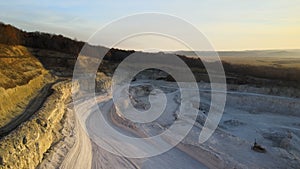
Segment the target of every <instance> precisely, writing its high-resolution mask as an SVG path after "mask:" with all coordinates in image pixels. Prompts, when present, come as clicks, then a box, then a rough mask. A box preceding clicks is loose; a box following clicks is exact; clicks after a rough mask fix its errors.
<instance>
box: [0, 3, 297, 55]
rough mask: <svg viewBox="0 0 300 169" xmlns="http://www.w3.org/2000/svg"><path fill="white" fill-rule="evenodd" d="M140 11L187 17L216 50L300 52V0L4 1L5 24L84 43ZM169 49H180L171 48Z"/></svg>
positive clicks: (0, 9) (0, 6)
mask: <svg viewBox="0 0 300 169" xmlns="http://www.w3.org/2000/svg"><path fill="white" fill-rule="evenodd" d="M139 12H162V13H167V14H171V15H175V16H178V17H180V18H183V19H185V20H187V21H188V22H190V23H192V24H193V25H195V26H196V27H197V28H198V29H199V30H200V31H201V32H202V33H204V34H205V35H206V36H207V38H208V39H209V40H210V42H211V43H212V44H213V45H214V46H215V48H216V50H245V49H295V48H300V0H264V1H261V0H251V1H250V0H184V1H183V0H181V1H179V0H172V1H168V0H164V1H162V0H151V1H147V2H145V1H142V0H110V1H109V0H101V1H100V0H93V1H89V3H87V1H84V0H78V1H76V0H65V1H58V0H57V1H56V0H43V1H33V0H19V1H15V0H9V1H1V2H0V16H1V18H0V20H1V21H3V22H5V23H9V24H12V25H15V26H17V27H19V28H22V29H24V30H27V31H36V30H38V31H45V32H51V33H56V34H63V35H66V36H69V37H72V38H73V37H76V38H77V39H80V40H87V39H88V38H89V36H90V35H92V34H93V33H94V32H95V31H96V30H97V29H99V28H101V27H102V26H104V25H105V24H107V23H109V22H111V21H112V20H115V19H117V18H120V17H123V16H126V15H130V14H135V13H139ZM130 44H132V45H130ZM130 44H129V43H128V44H127V46H120V47H124V48H125V47H126V48H130V49H140V48H141V47H139V43H130ZM155 44H156V45H157V44H159V42H156V43H155ZM100 45H101V44H100ZM102 45H103V44H102ZM104 45H105V44H104ZM154 48H155V47H154ZM165 50H179V49H177V47H176V46H172V45H169V47H168V48H166V49H165Z"/></svg>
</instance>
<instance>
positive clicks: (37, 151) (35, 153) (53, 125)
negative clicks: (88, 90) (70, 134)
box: [0, 81, 71, 168]
mask: <svg viewBox="0 0 300 169" xmlns="http://www.w3.org/2000/svg"><path fill="white" fill-rule="evenodd" d="M52 88H53V89H54V92H53V94H52V95H51V96H49V97H48V99H47V100H46V101H45V103H44V105H43V107H41V108H40V110H38V111H37V112H36V114H34V115H33V116H32V117H31V119H30V120H28V121H26V122H24V123H23V124H22V125H21V126H19V127H18V128H17V129H16V130H14V131H13V132H11V133H10V134H9V135H7V136H6V137H4V138H3V139H2V140H1V141H0V168H35V167H36V166H37V165H38V164H39V163H40V162H41V161H42V160H43V158H44V154H45V153H46V152H47V150H48V149H49V148H50V147H51V145H53V144H55V143H56V142H57V141H58V140H60V139H61V137H62V136H61V133H60V130H61V129H62V125H63V124H62V119H63V116H64V114H65V112H66V103H67V102H68V101H69V98H70V93H71V92H70V89H71V84H70V82H66V81H64V82H60V83H58V84H55V85H54V86H53V87H52Z"/></svg>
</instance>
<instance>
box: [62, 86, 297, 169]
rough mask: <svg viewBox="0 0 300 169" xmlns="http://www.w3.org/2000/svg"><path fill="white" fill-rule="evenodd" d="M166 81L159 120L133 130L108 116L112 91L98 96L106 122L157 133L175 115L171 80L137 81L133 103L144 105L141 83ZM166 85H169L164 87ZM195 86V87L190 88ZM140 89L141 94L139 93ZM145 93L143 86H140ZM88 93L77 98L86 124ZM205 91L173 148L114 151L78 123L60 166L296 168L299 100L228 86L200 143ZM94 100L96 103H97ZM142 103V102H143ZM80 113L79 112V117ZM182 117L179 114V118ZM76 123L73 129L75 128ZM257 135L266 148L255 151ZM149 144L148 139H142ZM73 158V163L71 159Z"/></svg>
mask: <svg viewBox="0 0 300 169" xmlns="http://www.w3.org/2000/svg"><path fill="white" fill-rule="evenodd" d="M145 83H147V85H148V86H149V84H150V86H151V85H153V87H155V86H164V88H165V89H164V90H165V92H166V93H168V94H167V97H168V99H171V100H173V101H172V102H171V103H170V104H169V106H167V110H166V113H164V114H163V115H162V116H161V117H160V118H159V119H158V120H156V121H154V122H152V123H148V124H144V125H140V124H136V126H137V128H136V129H135V130H138V131H136V132H132V129H128V128H127V127H126V124H125V126H123V127H122V125H120V124H116V123H117V122H119V121H118V120H114V119H111V116H110V115H109V113H114V112H113V111H111V108H112V101H111V100H110V99H111V96H110V95H107V94H104V95H99V96H97V101H98V106H99V107H100V108H101V110H102V113H103V115H104V117H105V119H106V120H107V122H108V123H109V124H110V125H111V126H113V127H114V128H115V129H117V130H118V131H119V132H122V133H123V134H126V135H129V136H132V137H137V135H138V134H137V133H145V134H146V135H156V134H158V133H161V132H162V131H163V130H165V128H167V127H168V126H169V125H171V124H172V123H173V121H174V120H175V118H174V113H176V109H177V108H176V107H178V106H176V105H175V103H176V101H174V100H176V99H177V98H178V91H176V89H174V84H172V83H165V82H162V81H155V82H143V83H138V84H136V86H137V87H136V88H137V90H135V91H133V92H132V93H131V94H132V95H135V94H136V92H139V94H138V95H136V98H137V99H136V105H137V106H140V105H144V107H147V102H146V101H145V100H147V99H145V98H146V96H142V95H143V91H141V89H143V88H139V85H141V84H145ZM168 87H169V88H168ZM188 90H193V89H188ZM141 93H142V94H141ZM144 93H145V92H144ZM90 103H91V102H90V101H89V100H88V99H86V100H82V101H80V103H79V104H80V108H81V110H80V111H82V112H83V113H84V115H85V117H84V119H86V126H87V127H96V126H97V124H96V123H97V121H96V120H95V118H93V116H94V115H95V112H96V111H95V105H91V104H90ZM209 103H210V100H209V93H208V91H207V90H206V89H203V91H202V92H201V107H200V111H199V115H198V120H197V122H196V123H195V125H194V127H193V128H192V130H191V132H190V133H189V134H188V136H187V137H186V138H185V139H184V140H183V141H182V142H181V143H180V144H179V145H178V146H176V147H175V148H173V149H171V150H170V151H168V152H166V153H164V154H161V155H159V156H156V157H151V158H146V159H128V158H125V157H120V156H116V155H114V154H112V153H109V152H107V151H106V150H104V149H102V148H101V147H99V146H97V144H95V143H94V142H93V141H90V140H89V139H88V138H87V137H86V135H85V133H84V130H82V129H80V127H81V126H80V125H79V124H78V123H76V127H75V130H76V131H75V133H77V134H76V135H77V136H78V137H79V138H80V139H77V140H76V143H75V146H74V147H73V148H72V150H71V151H70V152H69V153H68V155H67V156H66V158H65V160H64V162H63V165H62V168H70V167H71V168H82V166H83V165H85V167H84V168H90V167H92V168H145V169H147V168H299V166H300V153H299V152H300V145H299V144H300V139H299V138H300V112H299V110H300V107H299V106H300V100H299V99H292V98H286V97H277V96H269V95H264V94H252V93H245V92H229V93H228V96H227V104H226V108H225V112H224V114H223V118H222V120H221V122H220V124H219V128H218V129H217V130H216V132H215V133H214V134H213V136H212V137H211V138H210V139H209V140H208V141H207V142H205V143H204V144H199V143H198V137H199V132H200V131H201V127H202V125H201V124H202V123H203V120H205V117H206V114H205V113H204V112H208V108H209ZM96 106H97V105H96ZM142 107H143V106H142ZM81 118H83V117H81ZM177 120H180V119H177ZM185 122H187V123H188V121H185ZM76 128H77V129H76ZM254 139H256V140H257V142H258V143H259V144H261V145H262V146H264V147H265V148H266V150H267V153H257V152H254V151H253V150H251V146H252V144H253V142H254ZM145 146H147V145H145ZM70 163H71V164H70Z"/></svg>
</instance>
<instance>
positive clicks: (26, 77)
mask: <svg viewBox="0 0 300 169" xmlns="http://www.w3.org/2000/svg"><path fill="white" fill-rule="evenodd" d="M0 68H1V69H0V128H1V127H3V126H4V125H6V124H8V123H9V122H10V121H11V120H13V119H15V118H16V117H17V116H19V115H20V114H21V113H22V111H23V110H24V108H25V107H26V105H27V104H28V103H29V102H30V100H31V99H32V98H34V97H35V96H36V95H37V94H38V93H39V90H41V89H42V87H43V86H44V85H45V84H47V83H49V82H50V81H51V79H53V78H52V77H51V75H50V74H49V73H48V71H47V70H46V69H44V67H43V66H42V64H41V63H40V62H39V60H37V59H36V58H35V57H34V56H33V55H32V54H31V53H30V52H29V51H28V49H27V48H26V47H24V46H18V45H16V46H15V45H5V44H0Z"/></svg>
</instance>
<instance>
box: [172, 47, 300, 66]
mask: <svg viewBox="0 0 300 169" xmlns="http://www.w3.org/2000/svg"><path fill="white" fill-rule="evenodd" d="M176 53H177V54H181V55H185V56H188V57H195V56H196V55H195V53H194V52H189V51H179V52H176ZM199 53H200V55H201V56H204V57H209V55H211V52H199ZM218 54H219V56H220V58H221V60H223V61H225V62H228V63H232V64H239V65H243V64H245V65H254V66H271V67H278V68H300V50H296V49H295V50H262V51H223V52H222V51H221V52H218Z"/></svg>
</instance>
